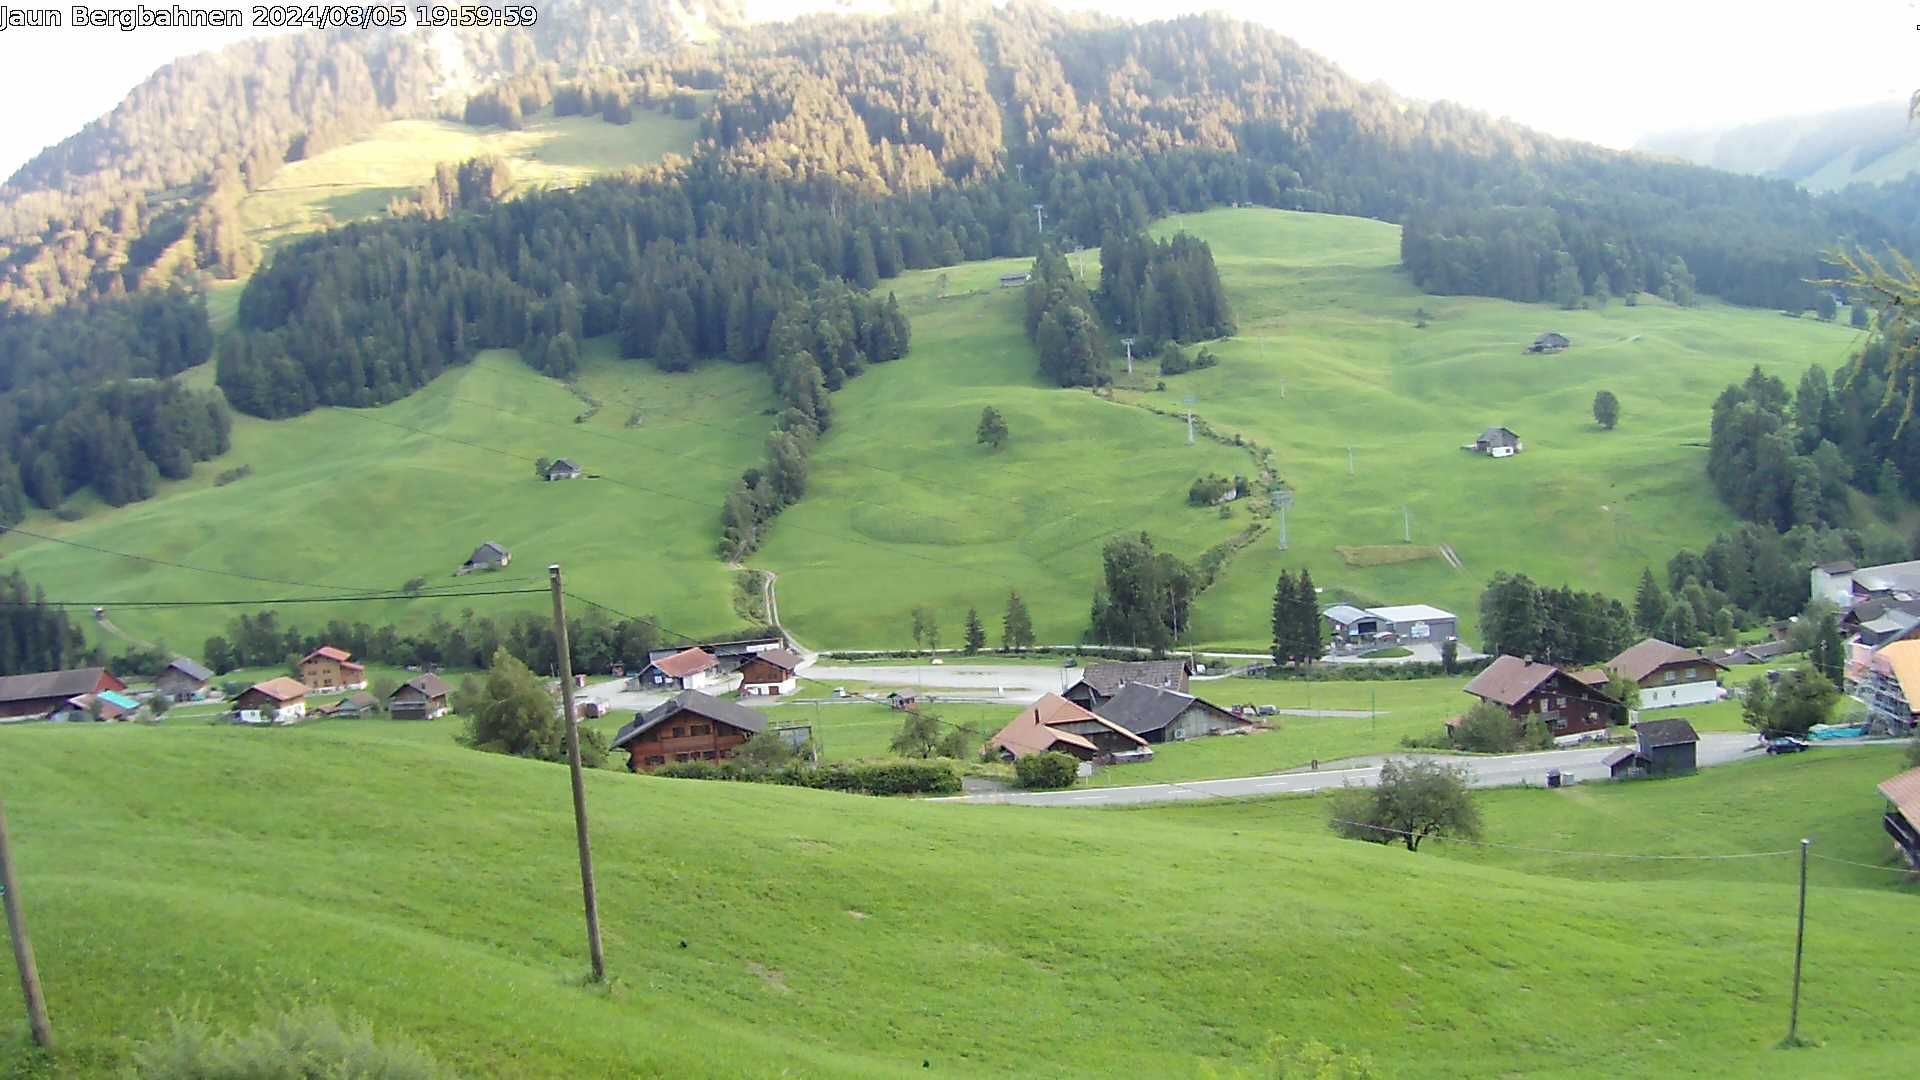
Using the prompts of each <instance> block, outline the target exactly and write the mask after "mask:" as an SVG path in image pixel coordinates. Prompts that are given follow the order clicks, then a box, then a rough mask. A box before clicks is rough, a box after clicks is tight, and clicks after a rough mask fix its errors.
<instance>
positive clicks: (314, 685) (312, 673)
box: [300, 645, 367, 693]
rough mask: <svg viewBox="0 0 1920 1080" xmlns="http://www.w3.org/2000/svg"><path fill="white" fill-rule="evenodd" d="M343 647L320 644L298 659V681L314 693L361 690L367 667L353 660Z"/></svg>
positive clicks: (365, 680)
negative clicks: (337, 647)
mask: <svg viewBox="0 0 1920 1080" xmlns="http://www.w3.org/2000/svg"><path fill="white" fill-rule="evenodd" d="M352 657H353V654H352V653H350V652H348V651H346V650H345V649H336V648H334V647H333V646H331V645H322V646H320V647H319V648H317V649H315V650H313V651H312V652H310V653H308V654H307V655H306V656H305V657H303V658H301V660H300V681H301V682H302V683H305V684H306V687H307V689H309V690H312V691H314V692H315V693H325V692H327V691H330V690H361V689H365V687H366V685H367V667H366V665H365V664H356V663H354V662H353V659H352Z"/></svg>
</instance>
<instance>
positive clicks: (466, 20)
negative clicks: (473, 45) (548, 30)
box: [413, 4, 540, 29]
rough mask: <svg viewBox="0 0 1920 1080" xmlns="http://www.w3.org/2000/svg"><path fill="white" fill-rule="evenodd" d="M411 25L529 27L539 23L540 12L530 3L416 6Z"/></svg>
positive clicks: (435, 26)
mask: <svg viewBox="0 0 1920 1080" xmlns="http://www.w3.org/2000/svg"><path fill="white" fill-rule="evenodd" d="M413 15H414V25H415V26H424V27H429V28H437V27H442V26H451V27H459V28H462V29H464V28H467V27H476V26H501V27H509V28H511V27H516V26H532V25H534V24H535V23H537V22H539V21H540V9H539V8H537V7H535V6H534V5H532V4H505V5H501V6H497V7H496V6H492V5H487V4H416V5H414V8H413Z"/></svg>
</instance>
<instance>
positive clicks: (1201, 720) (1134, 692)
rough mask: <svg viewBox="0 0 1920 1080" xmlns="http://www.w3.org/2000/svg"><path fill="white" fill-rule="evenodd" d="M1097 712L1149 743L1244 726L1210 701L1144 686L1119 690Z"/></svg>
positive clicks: (1179, 739) (1209, 733) (1134, 684)
mask: <svg viewBox="0 0 1920 1080" xmlns="http://www.w3.org/2000/svg"><path fill="white" fill-rule="evenodd" d="M1099 711H1100V715H1101V716H1102V717H1104V718H1105V719H1108V720H1111V721H1113V722H1114V723H1116V724H1118V725H1120V726H1121V727H1123V728H1126V729H1127V730H1128V731H1131V732H1133V733H1134V734H1135V735H1138V736H1140V737H1141V738H1143V739H1145V740H1147V741H1148V742H1150V743H1163V742H1182V741H1184V740H1187V739H1192V738H1198V737H1199V736H1202V735H1219V734H1221V733H1222V732H1227V731H1241V730H1244V729H1246V728H1247V727H1248V724H1247V722H1246V721H1245V720H1242V719H1241V718H1239V717H1237V716H1235V715H1233V714H1232V713H1230V712H1228V711H1227V710H1225V709H1223V708H1221V707H1220V706H1218V705H1215V704H1213V703H1212V702H1210V701H1204V700H1202V699H1200V698H1197V697H1194V696H1193V695H1192V694H1182V693H1180V692H1179V691H1177V690H1162V689H1160V688H1159V687H1157V686H1148V685H1147V684H1146V683H1128V684H1127V685H1125V686H1123V687H1121V688H1120V692H1119V693H1117V694H1115V695H1113V699H1112V700H1111V701H1108V702H1107V703H1106V704H1104V705H1102V706H1100V710H1099Z"/></svg>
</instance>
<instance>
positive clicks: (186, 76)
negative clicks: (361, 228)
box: [0, 0, 741, 308]
mask: <svg viewBox="0 0 1920 1080" xmlns="http://www.w3.org/2000/svg"><path fill="white" fill-rule="evenodd" d="M539 12H540V14H539V18H538V21H537V22H536V23H535V24H534V25H533V26H531V27H526V28H520V29H514V30H437V31H431V32H429V31H417V30H407V31H394V30H384V29H383V30H363V31H338V30H333V31H326V32H309V33H301V34H293V35H288V36H284V37H275V38H269V39H264V40H259V41H252V42H247V43H243V44H238V45H233V46H229V47H228V48H226V49H222V50H220V51H218V52H215V53H209V54H203V55H198V56H192V57H188V58H186V59H183V60H180V61H178V62H176V63H173V64H169V65H168V66H166V67H164V68H162V69H161V70H160V71H158V72H156V73H155V74H154V76H153V77H152V78H150V79H148V80H147V81H146V82H145V83H142V84H141V85H140V86H139V87H137V88H136V89H135V90H134V91H133V92H132V93H131V94H129V95H128V96H127V98H126V100H125V101H123V102H122V103H121V104H120V106H119V107H117V108H116V109H114V111H113V112H111V113H109V114H107V115H106V116H104V117H102V118H100V119H99V120H96V121H95V122H93V123H91V124H89V125H87V127H86V128H85V129H84V130H82V131H80V132H79V133H78V134H76V135H74V136H73V137H71V138H69V139H67V140H65V141H64V142H62V143H60V144H59V145H57V146H54V147H51V148H49V149H47V150H45V151H43V152H42V153H41V154H40V155H39V156H37V157H35V158H34V159H33V160H32V161H30V162H28V163H27V164H26V165H25V166H23V167H21V169H20V170H19V171H18V172H16V173H15V174H14V175H13V176H12V177H11V178H10V179H8V180H7V181H6V183H5V184H4V185H0V307H16V308H19V307H27V308H38V307H44V306H48V305H51V304H57V303H61V302H64V301H67V300H70V299H74V298H76V297H85V296H91V295H100V294H111V293H116V292H120V291H123V290H126V289H130V288H135V287H138V286H140V285H142V284H145V283H147V281H146V278H147V276H148V272H149V271H150V270H151V269H152V268H154V267H155V266H156V265H158V264H160V263H161V262H162V257H163V256H164V255H166V254H167V253H168V252H169V251H170V250H171V251H174V253H175V254H176V256H179V257H180V258H181V259H182V261H184V263H185V264H186V265H187V266H188V267H189V268H191V269H196V270H201V271H206V272H207V273H209V274H211V275H213V276H215V277H232V276H235V275H237V274H242V273H244V272H245V271H246V270H247V269H249V268H250V266H251V265H252V262H253V259H254V255H255V253H254V252H253V251H252V249H251V246H250V245H249V244H247V242H246V238H245V236H244V233H243V230H242V228H241V226H240V222H239V217H238V207H239V203H240V200H241V198H242V197H244V195H245V194H246V193H247V192H248V191H250V190H253V189H256V188H258V187H260V186H261V185H262V184H264V183H265V182H266V181H267V179H268V178H270V177H271V176H272V175H273V174H274V173H275V171H277V170H278V169H279V168H280V167H281V166H282V165H283V164H285V163H287V162H291V161H299V160H302V159H304V158H307V157H309V156H312V155H314V154H317V153H320V152H321V151H323V150H325V149H327V148H329V147H332V146H337V145H340V144H341V143H343V142H346V141H350V140H351V139H353V138H354V137H356V136H358V135H359V134H361V133H362V132H365V131H366V130H368V129H370V128H372V127H373V126H374V125H376V124H378V123H381V122H383V121H386V120H390V119H394V118H398V117H427V116H434V115H440V114H443V113H446V114H450V115H454V116H459V115H462V114H463V110H464V109H465V108H466V106H467V105H468V99H469V98H470V97H473V96H478V95H481V94H482V92H484V91H485V90H487V89H488V88H490V87H493V86H495V85H497V84H499V83H500V82H501V80H503V79H508V78H513V77H516V76H518V77H527V76H533V75H539V74H541V73H551V72H555V71H558V72H572V71H575V70H578V69H582V68H588V67H593V66H598V65H606V64H615V63H631V62H633V61H635V60H638V59H639V58H641V57H644V56H647V55H649V54H652V53H656V52H659V51H661V50H663V49H666V48H668V47H670V46H673V45H675V44H677V43H678V42H680V41H682V40H683V39H684V38H685V37H686V36H687V34H688V32H689V31H690V30H693V29H699V28H702V27H705V26H716V27H727V26H733V25H736V24H738V22H739V21H740V18H741V16H740V9H739V6H738V4H737V3H735V2H734V0H703V2H701V3H688V2H686V0H553V2H550V3H546V4H543V5H541V6H540V8H539ZM517 89H518V90H522V91H524V90H528V89H531V87H521V88H517ZM505 112H506V110H505V109H498V110H496V115H495V116H493V117H490V119H498V120H506V119H508V117H506V116H505V115H504V113H505ZM183 245H184V246H185V248H186V250H185V251H180V250H179V248H180V247H182V246H183ZM167 262H168V263H169V264H171V263H172V262H173V260H167Z"/></svg>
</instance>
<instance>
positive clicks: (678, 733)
mask: <svg viewBox="0 0 1920 1080" xmlns="http://www.w3.org/2000/svg"><path fill="white" fill-rule="evenodd" d="M673 737H674V738H676V739H684V738H686V737H687V729H686V728H685V727H677V728H674V729H673Z"/></svg>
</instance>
